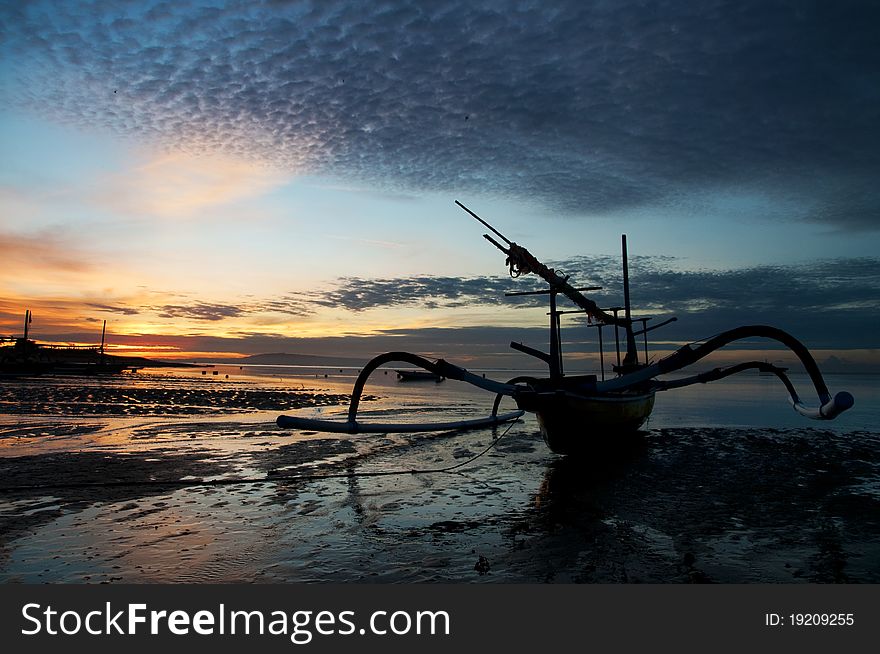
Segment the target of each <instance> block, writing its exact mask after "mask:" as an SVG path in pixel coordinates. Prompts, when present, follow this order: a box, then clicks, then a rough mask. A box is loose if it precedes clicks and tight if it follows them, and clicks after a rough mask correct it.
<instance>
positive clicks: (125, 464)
mask: <svg viewBox="0 0 880 654" xmlns="http://www.w3.org/2000/svg"><path fill="white" fill-rule="evenodd" d="M164 383H165V382H161V383H160V385H161V384H164ZM175 383H176V382H175ZM187 383H189V382H187ZM272 383H273V384H274V383H275V382H272ZM257 386H258V388H256V389H253V390H259V388H260V387H264V386H267V384H263V386H260V385H259V384H257ZM444 386H447V385H446V384H444ZM298 390H299V391H300V393H301V394H300V399H301V400H303V401H304V402H307V401H308V400H307V393H308V391H306V390H304V389H299V388H298ZM234 392H235V393H238V391H237V390H236V391H234ZM406 392H407V393H409V395H406V396H405V397H403V398H400V397H397V398H395V399H394V400H393V401H391V400H387V399H383V398H377V399H374V400H371V401H368V402H367V403H366V407H365V408H366V409H367V416H368V417H369V416H378V415H380V414H383V412H387V411H389V410H393V409H394V407H395V406H398V407H400V408H401V409H402V410H403V411H404V412H406V414H407V415H412V417H413V419H414V420H420V419H423V418H424V416H425V415H426V414H430V415H436V414H437V413H438V409H437V404H438V401H437V399H436V398H435V397H434V396H433V395H432V394H430V393H426V392H425V391H424V390H419V389H414V390H407V391H406ZM444 392H446V389H444ZM320 393H325V394H334V393H335V389H333V388H332V387H331V388H330V390H329V391H328V390H326V389H324V390H321V391H319V393H316V396H317V395H319V394H320ZM418 393H425V395H423V396H420V395H418ZM239 397H244V396H243V395H239ZM484 399H485V398H483V397H482V396H479V397H473V396H471V395H465V394H461V395H459V396H456V397H455V403H454V405H453V406H452V408H450V409H446V412H445V413H443V412H442V411H439V413H440V414H441V415H443V417H444V418H445V417H447V416H448V417H452V418H457V417H460V416H467V415H473V414H474V413H477V414H479V413H481V412H482V410H484V408H485V407H484V404H483V402H484ZM306 410H315V411H319V410H322V409H321V408H320V406H318V405H317V404H316V405H314V409H306ZM324 410H326V411H327V412H333V411H344V406H343V407H339V406H333V407H327V408H326V409H324ZM273 417H274V414H273V413H271V412H264V411H260V410H257V409H253V408H248V409H247V410H245V411H242V412H239V413H237V414H226V415H222V416H217V417H214V416H211V415H209V414H200V415H199V416H197V417H186V416H177V415H169V416H147V417H140V416H132V415H129V414H125V415H100V414H96V415H87V416H79V417H78V416H47V415H24V416H16V415H13V416H6V417H3V419H2V420H0V445H2V447H0V479H2V483H0V485H2V486H3V487H4V489H5V490H4V491H3V492H2V493H0V579H2V580H4V581H7V582H13V581H26V582H43V581H52V582H89V583H112V582H136V583H137V582H161V583H164V582H174V581H195V582H229V581H255V582H290V581H305V582H325V581H329V582H346V581H374V582H478V583H485V582H490V583H491V582H534V581H538V582H554V583H559V582H630V583H634V582H662V583H693V582H720V583H742V582H798V581H800V582H810V581H812V582H873V583H877V582H880V545H878V543H880V519H878V518H877V516H880V510H878V509H880V447H878V445H880V434H877V433H876V432H874V431H859V430H851V431H849V432H842V431H822V430H815V429H787V430H773V429H756V428H737V429H733V428H717V427H716V428H694V427H662V426H657V427H654V428H652V429H649V430H647V431H645V432H643V433H641V434H640V435H637V437H635V438H634V439H632V440H629V441H626V442H623V443H617V444H616V445H614V446H613V447H606V448H605V449H602V450H594V451H592V452H589V453H588V455H587V456H584V457H580V458H573V457H568V458H563V457H559V456H556V455H553V454H552V453H550V452H549V451H548V450H547V448H546V447H545V445H544V443H543V442H542V440H541V437H540V435H539V433H538V429H537V424H536V423H535V421H534V419H532V418H527V419H526V420H525V421H524V422H521V423H518V424H516V425H515V426H514V427H513V428H511V431H510V432H509V433H507V434H506V435H504V437H503V438H501V439H500V440H497V442H496V441H494V439H497V438H498V437H499V436H500V435H501V432H499V431H498V430H491V429H484V430H477V431H473V432H447V433H440V434H425V433H415V434H397V435H381V434H380V435H375V436H357V437H347V436H346V437H342V438H336V437H329V436H328V435H326V434H316V433H308V432H296V431H293V432H291V431H282V430H279V429H277V428H276V427H275V426H274V424H273V423H272V418H273ZM493 442H495V447H493V448H491V449H489V450H488V451H487V452H486V454H485V455H483V456H480V457H479V458H476V459H474V460H472V461H471V458H472V457H474V456H475V455H476V454H478V453H479V452H481V451H482V450H484V449H486V448H487V447H488V446H490V445H491V444H493ZM465 461H468V465H467V466H465V467H463V468H460V469H456V470H455V471H454V472H452V473H445V474H438V473H432V474H413V472H412V471H419V470H425V469H436V468H443V467H449V466H451V465H455V464H457V463H460V462H465ZM363 473H369V474H370V475H373V474H374V473H383V475H384V476H365V475H364V474H363ZM384 473H400V474H387V475H385V474H384ZM302 475H307V476H308V478H301V479H297V476H302ZM322 475H326V476H323V477H322ZM346 475H348V476H346ZM237 479H242V480H251V481H247V482H242V483H230V484H229V485H224V486H210V485H206V484H204V483H203V482H204V481H211V480H223V481H224V482H232V481H234V480H237ZM143 481H148V482H151V483H150V484H143V483H141V482H143ZM169 481H170V482H174V483H175V484H177V485H174V486H167V485H166V486H163V485H161V484H162V483H164V482H169ZM107 482H112V484H111V485H107ZM157 482H158V484H157ZM84 484H94V485H84ZM102 484H103V485H102ZM180 484H189V485H184V486H181V485H180ZM15 486H18V487H19V488H21V487H22V486H28V487H31V488H29V489H27V490H18V491H13V490H10V489H11V488H12V487H15Z"/></svg>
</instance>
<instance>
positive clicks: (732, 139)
mask: <svg viewBox="0 0 880 654" xmlns="http://www.w3.org/2000/svg"><path fill="white" fill-rule="evenodd" d="M878 18H880V10H878V8H877V5H876V4H875V3H864V2H847V1H841V2H835V3H812V2H775V1H772V0H760V1H758V0H736V1H732V0H707V1H706V2H699V3H694V2H686V1H681V2H661V1H658V2H652V3H642V2H630V1H627V0H620V1H615V2H585V1H582V0H577V1H574V2H562V1H557V2H549V3H547V2H534V3H529V2H523V3H516V4H513V3H508V2H503V3H501V2H499V3H492V2H481V3H474V2H443V3H425V2H405V1H399V2H387V3H382V2H370V3H357V2H347V3H336V2H323V1H322V2H314V3H309V2H291V3H287V2H265V3H253V2H241V3H237V2H228V3H222V4H221V5H220V6H216V5H215V4H214V3H207V4H204V3H198V2H184V1H175V2H159V3H150V2H143V1H141V0H137V1H136V2H115V3H79V2H31V3H3V6H2V8H0V21H2V22H0V29H2V39H0V56H2V62H3V63H2V64H0V71H2V78H0V80H2V87H0V89H2V94H3V98H4V100H5V102H6V104H7V105H10V106H19V107H24V108H28V109H30V110H33V109H37V110H39V111H41V112H44V113H45V114H48V117H49V118H51V119H54V120H61V121H65V122H70V123H74V124H79V125H82V126H88V127H95V126H97V127H99V128H102V129H108V130H111V131H114V132H116V133H119V134H121V135H124V136H126V137H132V138H135V139H146V140H151V141H155V142H157V143H160V144H163V145H165V146H166V147H171V148H181V149H191V150H197V151H203V150H208V151H219V152H223V153H226V154H230V155H233V156H240V157H244V158H249V159H255V160H258V161H261V162H265V163H268V164H270V165H272V166H275V167H279V168H281V169H285V170H289V171H291V172H298V173H311V174H323V175H331V176H335V177H339V178H344V179H351V180H362V181H369V182H373V183H377V184H379V185H381V186H382V187H384V188H386V189H388V190H389V191H390V190H401V189H404V190H432V191H444V192H452V191H475V190H480V191H484V192H490V193H498V194H503V195H509V196H514V197H519V198H530V199H533V200H536V201H539V202H543V203H545V204H547V205H549V206H552V207H553V208H555V209H556V210H559V211H564V212H568V213H573V214H575V213H577V214H589V213H608V212H613V211H616V210H626V209H632V208H640V207H651V206H661V205H667V206H677V207H680V208H681V209H682V210H683V211H686V212H687V211H689V212H692V213H696V212H697V211H698V210H699V208H700V203H699V202H698V201H696V200H693V199H692V198H695V197H700V192H705V191H706V190H707V189H709V190H712V189H729V188H736V189H747V190H748V191H749V192H752V193H758V194H760V195H761V196H762V197H766V198H768V199H769V202H770V203H771V204H772V203H774V202H775V203H777V204H778V205H779V206H782V207H786V212H785V215H786V217H787V218H789V219H800V220H807V221H815V222H821V223H824V224H828V225H831V226H834V227H836V228H840V229H846V230H871V229H876V228H877V227H878V226H880V219H878V218H880V191H878V190H877V185H876V183H875V180H876V179H877V177H878V173H880V136H878V135H880V130H878V129H877V125H878V124H880V91H878V89H880V48H878V45H877V43H878V42H880V40H878V39H877V38H876V25H877V24H878ZM689 198H690V199H689ZM772 214H773V212H772V210H770V209H769V208H768V215H772Z"/></svg>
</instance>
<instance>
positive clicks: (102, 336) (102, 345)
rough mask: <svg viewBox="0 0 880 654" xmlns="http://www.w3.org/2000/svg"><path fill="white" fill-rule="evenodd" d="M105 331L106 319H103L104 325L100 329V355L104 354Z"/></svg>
mask: <svg viewBox="0 0 880 654" xmlns="http://www.w3.org/2000/svg"><path fill="white" fill-rule="evenodd" d="M106 333H107V321H106V320H105V321H104V327H103V328H102V329H101V349H100V353H101V356H104V335H105V334H106Z"/></svg>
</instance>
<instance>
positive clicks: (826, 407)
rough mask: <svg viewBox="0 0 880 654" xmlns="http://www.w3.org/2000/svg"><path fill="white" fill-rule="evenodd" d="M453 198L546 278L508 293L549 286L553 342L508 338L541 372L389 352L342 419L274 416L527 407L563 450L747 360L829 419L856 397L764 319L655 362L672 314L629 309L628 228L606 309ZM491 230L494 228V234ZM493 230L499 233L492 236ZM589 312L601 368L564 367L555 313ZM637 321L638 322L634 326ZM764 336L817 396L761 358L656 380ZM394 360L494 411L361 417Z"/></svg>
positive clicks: (794, 399) (798, 407)
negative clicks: (483, 396)
mask: <svg viewBox="0 0 880 654" xmlns="http://www.w3.org/2000/svg"><path fill="white" fill-rule="evenodd" d="M456 204H457V205H458V206H459V207H461V208H462V209H464V210H465V211H466V212H468V213H469V214H470V215H471V216H473V217H474V218H475V219H476V220H478V221H479V222H480V223H481V224H482V225H484V226H485V227H486V228H487V229H489V230H490V231H491V232H492V234H494V236H490V235H489V234H483V238H485V239H486V240H488V241H489V242H490V243H492V245H494V246H495V247H496V248H498V249H499V250H501V251H502V252H503V253H504V254H505V255H506V257H507V260H506V262H505V263H506V264H507V266H508V268H509V273H510V276H511V277H514V278H516V277H520V276H522V275H527V274H534V275H537V276H538V277H540V278H541V279H543V280H544V281H545V282H546V283H547V285H548V288H546V289H542V290H532V291H521V292H516V293H508V294H507V295H508V296H512V295H547V296H548V298H549V303H550V312H549V314H548V315H549V316H550V344H549V345H550V348H549V349H550V351H549V353H548V352H542V351H540V350H537V349H534V348H531V347H529V346H526V345H523V344H522V343H515V342H514V343H511V344H510V346H511V347H512V348H513V349H515V350H518V351H520V352H523V353H524V354H528V355H530V356H533V357H537V358H538V359H540V360H541V361H543V362H544V363H546V364H547V367H548V375H547V376H546V377H536V376H521V377H515V378H513V379H510V380H508V381H507V382H499V381H495V380H493V379H487V378H485V377H483V376H479V375H475V374H474V373H471V372H469V371H467V370H466V369H464V368H461V367H459V366H456V365H454V364H452V363H449V362H447V361H444V360H443V359H438V360H435V361H432V360H430V359H426V358H425V357H422V356H419V355H417V354H412V353H409V352H388V353H386V354H381V355H379V356H377V357H375V358H374V359H372V360H371V361H370V362H369V363H367V364H366V365H365V366H364V368H363V370H362V371H361V373H360V375H358V378H357V380H356V381H355V384H354V388H353V390H352V395H351V403H350V405H349V409H348V420H347V421H346V422H336V421H328V420H314V419H309V418H300V417H296V416H279V417H278V420H277V424H278V425H279V426H280V427H285V428H298V429H310V430H318V431H330V432H342V433H349V434H357V433H367V432H370V433H376V432H380V433H389V432H416V431H434V430H444V431H445V430H450V429H469V428H473V427H486V426H491V425H498V424H501V423H504V422H509V421H512V420H516V419H518V418H519V417H521V416H522V415H523V412H525V411H528V412H531V413H534V414H535V415H536V417H537V419H538V424H539V426H540V429H541V434H542V436H543V438H544V440H545V442H546V443H547V445H548V446H549V447H550V449H551V450H553V451H554V452H557V453H560V454H570V453H575V452H578V451H582V450H584V449H587V448H588V447H590V446H592V445H594V444H596V443H597V442H600V441H601V439H604V438H609V437H614V436H615V435H620V434H625V433H631V432H635V431H637V430H638V429H639V428H640V427H641V426H642V425H643V424H644V422H645V420H647V419H648V417H649V416H650V415H651V411H652V409H653V408H654V396H655V394H656V393H657V392H660V391H667V390H671V389H674V388H683V387H685V386H690V385H692V384H700V383H707V382H710V381H716V380H719V379H723V378H725V377H729V376H730V375H734V374H737V373H740V372H743V371H744V370H750V369H755V370H758V371H759V372H761V373H765V374H772V375H775V376H776V377H778V378H779V380H780V381H781V382H782V383H783V384H784V385H785V388H786V389H787V391H788V394H789V398H790V400H791V404H792V407H793V408H794V410H795V411H797V412H798V413H800V414H802V415H804V416H806V417H808V418H813V419H816V420H831V419H833V418H835V417H837V416H838V415H840V414H841V413H842V412H844V411H846V410H847V409H849V408H850V407H852V406H853V403H854V400H853V396H852V395H851V394H850V393H848V392H846V391H841V392H838V393H837V394H836V395H832V394H831V392H830V391H829V390H828V386H827V385H826V384H825V380H824V379H823V377H822V373H821V372H820V370H819V367H818V365H817V364H816V361H815V360H814V359H813V356H812V355H811V354H810V352H809V350H807V348H806V347H805V346H804V345H803V344H802V343H801V342H800V341H798V340H797V339H796V338H794V337H793V336H791V335H790V334H788V333H787V332H784V331H783V330H781V329H778V328H776V327H770V326H767V325H746V326H742V327H736V328H734V329H731V330H728V331H725V332H722V333H720V334H717V335H715V336H713V337H711V338H708V339H706V340H704V341H701V342H695V343H691V344H689V345H685V346H683V347H681V348H679V349H678V350H676V351H675V352H673V353H672V354H670V355H668V356H666V357H664V358H662V359H660V360H658V361H656V362H654V363H652V362H650V360H649V358H648V338H647V334H648V333H649V332H651V331H654V330H655V329H658V328H659V327H663V326H664V325H667V324H669V323H670V322H673V321H674V320H675V318H674V317H673V318H669V319H667V320H664V321H663V322H661V323H658V324H656V325H652V326H651V327H648V326H647V323H648V321H650V320H651V319H650V318H642V317H639V318H636V317H633V315H632V311H631V307H630V296H629V268H628V263H627V246H626V236H625V235H624V236H623V238H622V258H623V305H622V306H620V307H611V308H608V309H602V308H600V307H599V306H598V305H597V304H596V303H595V302H594V301H593V300H591V299H589V298H588V297H586V296H585V295H584V294H583V293H584V292H586V291H593V290H599V288H598V287H587V288H576V287H575V286H573V285H572V284H571V283H569V276H567V275H566V276H563V275H561V274H559V273H557V272H556V271H555V270H553V269H552V268H548V267H547V266H546V265H545V264H543V263H541V262H540V261H539V260H538V259H537V258H535V256H534V255H532V253H531V252H529V251H528V250H527V249H526V248H524V247H523V246H521V245H518V244H516V243H514V242H513V241H511V240H509V239H508V238H506V237H505V236H504V235H503V234H502V233H501V232H499V231H498V230H497V229H495V228H494V227H492V225H490V224H489V223H488V222H486V221H485V220H483V219H482V218H480V217H479V216H478V215H477V214H476V213H474V212H473V211H471V210H470V209H468V208H467V207H466V206H464V205H463V204H462V203H461V202H458V201H457V200H456ZM496 237H497V238H496ZM498 239H500V241H499V240H498ZM559 295H563V296H565V297H566V298H567V299H568V300H570V301H571V302H572V303H573V304H574V305H575V307H576V308H575V309H574V311H571V310H567V311H566V310H560V309H558V308H557V297H558V296H559ZM573 312H577V313H583V314H586V315H587V316H588V318H589V320H590V321H591V322H592V324H593V326H595V327H596V328H597V329H598V335H599V353H600V366H601V373H600V376H597V375H566V374H565V373H564V368H563V360H562V348H561V342H562V340H561V338H560V316H561V315H563V314H565V313H573ZM637 323H641V325H640V329H636V327H637V326H638V325H637ZM604 327H611V328H612V329H613V330H614V334H615V342H616V343H617V364H616V365H613V366H612V367H611V369H612V372H613V373H614V375H613V376H609V378H607V379H606V375H605V363H604V353H603V343H602V335H603V331H602V330H603V328H604ZM621 331H622V332H623V335H624V348H625V349H624V352H623V357H622V358H621V354H622V353H621V348H620V339H619V335H620V332H621ZM638 336H642V337H643V340H644V352H645V359H644V362H642V361H640V360H639V352H638V346H637V344H636V337H638ZM756 337H759V338H768V339H771V340H775V341H778V342H779V343H781V344H783V345H785V346H786V347H787V348H789V349H790V350H791V351H792V352H793V353H794V354H795V355H796V356H797V357H798V359H799V360H800V362H801V363H802V364H803V366H804V369H805V370H806V372H807V374H808V375H809V377H810V380H811V381H812V383H813V386H814V387H815V391H816V394H817V395H818V399H819V405H818V406H816V407H810V406H807V405H805V404H804V403H803V402H802V401H801V399H800V397H799V396H798V394H797V392H796V390H795V388H794V385H793V384H792V383H791V380H790V379H789V378H788V376H787V375H786V374H785V372H786V369H785V368H781V367H778V366H775V365H773V364H771V363H768V362H767V361H766V360H765V361H745V362H743V363H739V364H736V365H733V366H728V367H723V368H715V369H713V370H710V371H708V372H704V373H700V374H695V375H692V376H689V377H685V378H682V379H674V380H662V379H658V377H660V376H661V375H667V374H669V373H673V372H676V371H679V370H682V369H684V368H686V367H688V366H690V365H692V364H694V363H696V362H698V361H700V360H701V359H703V358H704V357H706V356H707V355H709V354H711V353H712V352H715V351H716V350H718V349H720V348H722V347H724V346H725V345H728V344H730V343H733V342H735V341H740V340H743V339H748V338H756ZM392 362H397V363H409V364H412V365H414V366H417V367H419V368H422V369H423V370H424V371H426V372H428V373H431V374H433V375H436V376H437V377H445V378H447V379H453V380H457V381H463V382H466V383H469V384H472V385H474V386H477V387H479V388H482V389H485V390H487V391H489V392H492V393H495V394H496V397H495V403H494V405H493V407H492V413H491V415H489V416H488V417H486V418H481V419H477V420H463V421H455V422H444V423H426V424H406V423H403V424H400V423H367V422H364V423H362V422H358V420H357V410H358V406H359V404H360V399H361V394H362V393H363V389H364V385H365V384H366V382H367V379H368V378H369V376H370V375H371V374H372V373H373V372H374V371H375V370H376V369H377V368H379V367H380V366H383V365H386V364H389V363H392ZM504 397H510V398H512V399H513V400H514V402H516V405H517V407H518V409H519V410H518V411H512V412H508V413H504V414H499V413H498V408H499V405H500V402H501V399H502V398H504Z"/></svg>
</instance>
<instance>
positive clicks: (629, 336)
mask: <svg viewBox="0 0 880 654" xmlns="http://www.w3.org/2000/svg"><path fill="white" fill-rule="evenodd" d="M620 249H621V254H622V255H623V315H624V325H623V327H624V329H625V330H626V356H625V357H623V366H624V367H628V366H633V365H638V363H639V355H638V353H637V351H636V339H635V335H634V334H633V328H632V313H631V311H630V303H629V261H628V259H627V252H626V234H621V235H620Z"/></svg>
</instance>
